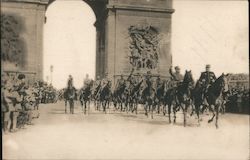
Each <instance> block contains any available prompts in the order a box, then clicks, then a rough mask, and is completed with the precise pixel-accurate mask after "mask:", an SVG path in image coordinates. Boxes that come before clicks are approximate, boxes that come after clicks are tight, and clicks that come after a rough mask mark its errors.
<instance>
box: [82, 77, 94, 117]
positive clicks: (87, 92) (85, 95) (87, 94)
mask: <svg viewBox="0 0 250 160" xmlns="http://www.w3.org/2000/svg"><path fill="white" fill-rule="evenodd" d="M92 86H93V80H92V81H90V83H89V84H87V85H86V86H85V87H84V88H82V89H81V90H80V96H79V100H80V103H81V106H82V110H83V111H84V114H86V110H87V103H88V113H89V110H90V100H91V92H92V91H91V88H92ZM83 106H84V107H83Z"/></svg>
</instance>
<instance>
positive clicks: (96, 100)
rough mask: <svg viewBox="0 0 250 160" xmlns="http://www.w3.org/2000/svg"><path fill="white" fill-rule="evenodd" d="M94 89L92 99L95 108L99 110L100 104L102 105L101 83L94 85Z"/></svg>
mask: <svg viewBox="0 0 250 160" xmlns="http://www.w3.org/2000/svg"><path fill="white" fill-rule="evenodd" d="M93 87H94V88H93V90H92V99H93V101H94V105H95V109H96V110H99V106H100V94H99V92H100V89H101V83H99V84H98V86H96V87H95V86H93Z"/></svg>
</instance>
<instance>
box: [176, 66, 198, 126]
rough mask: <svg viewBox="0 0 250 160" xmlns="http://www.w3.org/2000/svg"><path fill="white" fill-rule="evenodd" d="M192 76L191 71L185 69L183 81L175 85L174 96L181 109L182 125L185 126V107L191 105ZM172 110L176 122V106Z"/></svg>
mask: <svg viewBox="0 0 250 160" xmlns="http://www.w3.org/2000/svg"><path fill="white" fill-rule="evenodd" d="M193 84H194V80H193V76H192V72H191V70H190V71H187V70H186V72H185V75H184V78H183V82H182V83H181V84H180V85H178V86H177V88H176V98H177V106H180V107H181V109H182V111H183V116H184V127H185V126H186V114H187V109H188V107H189V106H190V105H192V94H191V93H192V89H193ZM173 111H174V122H176V115H175V114H176V108H175V109H174V110H173Z"/></svg>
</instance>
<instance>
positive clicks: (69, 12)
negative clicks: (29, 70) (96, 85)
mask: <svg viewBox="0 0 250 160" xmlns="http://www.w3.org/2000/svg"><path fill="white" fill-rule="evenodd" d="M95 21H96V17H95V14H94V12H93V10H92V8H91V7H90V6H89V5H88V4H86V3H85V2H83V1H81V0H79V1H60V0H59V1H58V0H57V1H55V2H53V3H51V4H50V5H49V6H48V8H47V11H46V23H45V25H44V74H43V75H44V80H45V81H47V82H48V83H52V84H53V86H55V87H56V88H58V89H61V88H64V87H66V83H67V79H68V76H69V75H72V76H73V79H74V81H73V82H74V86H75V87H76V88H80V87H82V85H83V79H84V78H85V76H86V74H89V77H90V78H92V79H93V78H94V77H95V70H96V68H95V67H96V65H95V63H96V28H95V27H94V25H93V24H94V23H95Z"/></svg>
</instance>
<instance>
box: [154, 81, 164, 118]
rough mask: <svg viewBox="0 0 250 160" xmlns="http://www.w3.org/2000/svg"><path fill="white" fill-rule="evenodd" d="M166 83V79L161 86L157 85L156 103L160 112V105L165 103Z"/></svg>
mask: <svg viewBox="0 0 250 160" xmlns="http://www.w3.org/2000/svg"><path fill="white" fill-rule="evenodd" d="M165 85H166V82H165V81H164V82H163V83H162V84H160V85H159V86H157V89H156V102H155V103H156V105H157V113H158V114H160V107H161V105H162V103H163V99H164V93H165Z"/></svg>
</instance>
